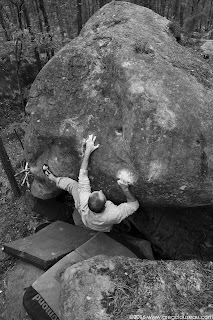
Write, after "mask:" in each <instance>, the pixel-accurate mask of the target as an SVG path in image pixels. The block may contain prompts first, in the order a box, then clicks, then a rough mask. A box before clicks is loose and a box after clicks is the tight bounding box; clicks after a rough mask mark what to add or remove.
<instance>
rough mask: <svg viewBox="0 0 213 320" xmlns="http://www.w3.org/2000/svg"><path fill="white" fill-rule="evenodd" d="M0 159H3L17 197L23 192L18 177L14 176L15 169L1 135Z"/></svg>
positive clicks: (3, 164) (2, 162)
mask: <svg viewBox="0 0 213 320" xmlns="http://www.w3.org/2000/svg"><path fill="white" fill-rule="evenodd" d="M0 160H1V164H2V167H3V168H4V171H5V173H6V175H7V178H8V180H9V183H10V185H11V189H12V191H13V194H14V196H15V197H16V198H18V197H20V195H21V192H20V189H19V187H18V184H17V182H16V179H15V177H14V170H13V167H12V165H11V162H10V159H9V157H8V155H7V152H6V150H5V147H4V145H3V141H2V138H1V137H0Z"/></svg>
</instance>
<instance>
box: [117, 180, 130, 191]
mask: <svg viewBox="0 0 213 320" xmlns="http://www.w3.org/2000/svg"><path fill="white" fill-rule="evenodd" d="M117 183H118V185H119V186H120V187H121V189H122V190H128V189H129V185H128V183H127V182H126V181H124V180H121V179H119V180H118V181H117Z"/></svg>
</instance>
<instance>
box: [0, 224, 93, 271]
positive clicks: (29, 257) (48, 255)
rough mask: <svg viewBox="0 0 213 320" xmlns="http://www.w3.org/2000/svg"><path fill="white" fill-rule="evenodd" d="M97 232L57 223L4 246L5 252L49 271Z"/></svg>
mask: <svg viewBox="0 0 213 320" xmlns="http://www.w3.org/2000/svg"><path fill="white" fill-rule="evenodd" d="M96 233H97V232H96V231H93V230H89V229H84V228H81V227H78V226H74V225H71V224H69V223H66V222H63V221H56V222H53V223H51V224H50V225H48V226H47V227H45V228H43V229H42V230H40V231H38V232H37V233H35V234H34V235H31V236H29V237H26V238H23V239H19V240H16V241H13V242H9V243H6V244H4V251H5V252H6V253H8V254H12V255H15V256H17V257H19V258H20V259H23V260H25V261H28V262H30V263H32V264H34V265H36V266H37V267H40V268H41V269H44V270H47V269H48V268H50V267H51V266H52V265H53V264H54V263H56V262H57V261H58V260H59V259H61V258H62V257H63V256H65V255H66V254H68V253H69V252H71V251H73V250H75V249H76V248H78V247H79V246H81V245H82V244H83V243H84V242H86V241H88V240H89V239H90V238H91V237H93V236H94V235H95V234H96Z"/></svg>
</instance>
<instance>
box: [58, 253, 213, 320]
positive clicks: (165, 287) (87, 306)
mask: <svg viewBox="0 0 213 320" xmlns="http://www.w3.org/2000/svg"><path fill="white" fill-rule="evenodd" d="M212 276H213V263H212V262H210V263H203V264H202V265H201V264H200V263H199V262H197V261H193V260H191V261H184V262H180V261H158V262H156V261H152V262H151V261H146V260H144V261H141V260H138V259H131V258H128V259H127V258H123V257H114V258H109V257H105V256H96V257H94V258H92V259H88V260H85V261H83V262H80V263H77V264H75V265H74V266H72V267H70V268H68V269H66V271H65V273H64V275H63V277H62V289H61V297H60V315H61V319H62V320H68V319H73V320H78V319H81V320H95V319H97V320H109V319H111V320H118V319H119V320H120V319H123V320H127V319H140V318H141V317H140V316H175V315H181V316H197V317H201V316H210V315H212V314H213V306H212V304H211V302H212V290H213V283H212ZM133 316H135V318H133ZM136 316H138V317H136Z"/></svg>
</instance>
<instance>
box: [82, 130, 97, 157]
mask: <svg viewBox="0 0 213 320" xmlns="http://www.w3.org/2000/svg"><path fill="white" fill-rule="evenodd" d="M95 139H96V136H94V135H93V134H90V135H89V138H88V139H87V140H86V150H85V152H86V153H89V154H90V153H92V152H93V151H95V150H96V149H97V148H99V144H97V145H96V146H95Z"/></svg>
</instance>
